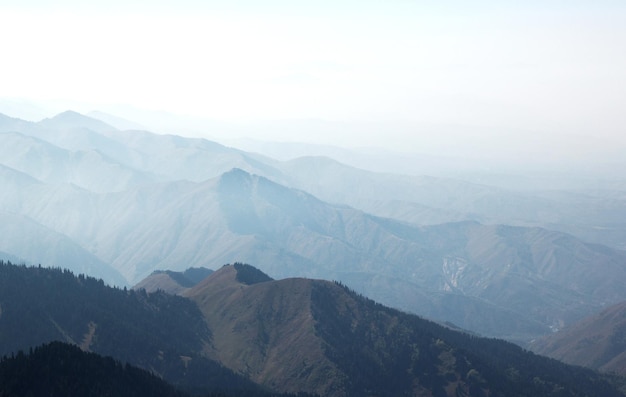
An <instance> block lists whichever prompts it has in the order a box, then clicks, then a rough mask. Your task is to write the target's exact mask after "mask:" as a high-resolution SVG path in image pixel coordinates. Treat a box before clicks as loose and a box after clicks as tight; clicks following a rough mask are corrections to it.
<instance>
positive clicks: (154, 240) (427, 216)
mask: <svg viewBox="0 0 626 397" xmlns="http://www.w3.org/2000/svg"><path fill="white" fill-rule="evenodd" d="M0 141H1V142H0V143H2V144H0V148H1V149H0V151H1V154H2V156H0V183H2V186H3V189H2V191H1V192H0V219H2V220H3V221H4V222H2V225H3V226H2V228H3V233H2V235H1V236H0V252H5V253H6V254H7V255H11V258H15V257H18V258H20V259H21V260H23V261H25V262H27V263H32V264H38V263H41V264H44V265H48V266H64V267H68V268H70V269H71V270H72V271H74V272H76V273H86V274H90V275H94V276H97V277H102V278H103V279H105V280H106V282H108V283H111V284H114V285H119V286H122V285H134V284H136V283H137V282H139V281H140V280H142V279H144V278H145V277H147V276H148V275H150V274H152V273H153V272H154V271H155V270H170V271H173V272H179V271H183V270H184V269H186V268H188V267H208V268H217V267H219V266H221V265H223V264H224V263H232V262H237V261H240V262H248V263H254V264H255V265H257V266H258V267H259V268H260V269H262V270H263V271H265V272H266V273H268V274H271V275H272V276H274V277H298V276H299V277H316V278H324V279H330V280H339V281H341V282H344V283H346V284H348V285H350V286H351V287H352V288H355V289H356V290H357V291H359V292H360V293H363V294H366V295H367V296H370V297H372V298H375V299H377V300H379V301H380V302H383V303H385V304H387V305H391V306H394V307H397V308H401V309H403V310H407V311H411V312H414V313H419V314H421V315H425V316H429V317H431V318H433V319H436V320H438V321H442V322H445V321H448V322H451V323H454V324H456V325H457V326H459V327H462V328H465V329H468V330H471V331H474V332H477V333H481V334H484V335H489V336H497V337H504V338H508V339H510V340H515V341H518V342H520V343H525V342H527V341H529V340H531V339H533V338H535V337H537V336H540V335H543V334H546V333H548V332H550V331H551V330H555V329H559V328H562V327H563V326H564V325H567V324H570V323H572V322H573V321H576V320H578V319H581V318H582V317H584V316H586V315H588V314H591V313H593V312H594V311H597V310H598V309H600V308H602V307H604V306H605V305H607V304H610V303H615V302H618V301H621V300H624V299H626V292H624V291H623V288H621V285H622V284H623V280H626V276H625V272H626V270H625V268H626V260H625V257H626V255H625V254H624V252H623V251H620V250H616V249H614V248H608V247H605V246H600V245H594V244H590V243H586V242H583V241H582V240H579V239H577V238H575V237H572V235H568V234H563V233H559V232H554V231H550V229H546V228H543V227H537V226H532V227H531V226H530V225H538V224H541V225H553V226H555V227H554V228H555V229H563V228H561V226H563V225H568V226H567V228H569V229H567V228H566V229H567V230H570V229H571V230H574V229H576V230H579V231H580V230H587V231H589V230H594V231H598V230H609V229H610V230H613V231H616V233H617V234H614V235H613V237H615V238H616V239H614V240H610V241H611V245H613V246H619V244H620V243H619V241H620V240H619V238H618V236H619V233H618V231H619V230H620V227H621V226H620V225H621V224H622V223H624V224H626V222H623V221H624V220H623V219H622V216H623V214H624V212H623V210H622V209H623V205H624V198H623V197H622V196H620V195H619V194H618V192H613V193H611V194H609V193H608V192H604V193H602V192H595V193H591V192H589V193H588V194H585V195H583V194H579V195H578V196H575V197H574V198H573V199H571V200H570V201H567V200H566V199H565V198H563V196H561V195H559V194H556V193H554V194H547V193H543V194H542V195H540V196H541V197H540V196H538V195H528V194H521V193H518V192H512V191H506V190H503V189H501V188H493V187H489V186H484V185H478V184H472V183H467V182H461V181H456V180H453V179H441V178H432V177H411V176H399V175H391V174H376V173H372V172H366V171H362V170H356V169H354V168H350V167H346V166H344V165H342V164H340V163H337V162H333V161H330V160H328V159H320V158H313V159H312V158H304V159H299V160H294V161H289V162H279V161H275V160H272V159H269V158H266V157H262V156H259V155H254V154H251V153H246V152H242V151H239V150H236V149H232V148H228V147H225V146H222V145H219V144H217V143H214V142H209V141H206V140H202V139H187V138H182V137H177V136H171V135H155V134H151V133H149V132H145V131H119V130H116V129H115V128H113V127H111V126H108V125H107V124H105V123H103V122H100V121H98V120H95V119H92V118H89V117H85V116H82V115H80V114H77V113H74V112H66V113H63V114H61V115H58V116H56V117H54V118H51V119H46V120H43V121H41V122H39V123H30V122H25V121H21V120H17V119H11V118H9V117H1V118H0ZM311 192H313V193H314V194H316V195H318V196H319V197H316V196H314V195H311V194H310V193H311ZM322 199H323V200H325V201H323V200H322ZM563 203H567V205H564V204H563ZM346 204H349V205H351V207H348V206H347V205H346ZM362 209H369V210H372V211H374V212H375V213H377V214H379V215H385V216H389V217H394V218H396V220H393V219H390V218H383V217H380V216H375V215H372V214H370V213H367V212H363V210H362ZM566 212H567V213H568V214H570V215H572V214H576V215H577V216H578V218H579V219H580V222H578V223H576V222H573V221H572V219H573V216H570V215H567V216H566V215H564V214H565V213H566ZM420 214H421V215H420ZM398 218H399V219H400V220H398ZM451 220H454V221H455V222H452V223H442V224H436V225H434V224H433V223H438V222H442V221H451ZM476 220H479V221H482V222H492V221H496V220H497V221H498V222H505V221H506V223H511V224H518V225H527V226H504V225H496V224H480V223H477V222H476ZM609 220H610V222H612V223H611V224H612V225H613V226H612V228H610V227H608V226H607V222H609ZM415 222H420V223H422V224H421V225H417V224H416V223H415ZM425 224H429V225H425ZM590 224H593V225H594V226H593V227H591V226H589V225H590ZM559 225H561V226H559ZM605 226H607V227H605ZM590 233H591V232H590ZM593 233H596V232H593ZM578 234H579V235H580V233H578ZM598 236H599V235H596V237H598ZM616 236H617V237H616ZM607 241H608V240H607ZM7 257H8V256H7ZM165 279H167V277H165V278H164V280H165ZM146 287H147V286H146ZM172 287H175V286H172ZM181 291H182V290H181Z"/></svg>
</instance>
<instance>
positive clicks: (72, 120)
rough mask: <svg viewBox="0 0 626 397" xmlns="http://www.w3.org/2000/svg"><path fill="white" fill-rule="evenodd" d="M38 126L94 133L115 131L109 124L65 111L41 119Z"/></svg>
mask: <svg viewBox="0 0 626 397" xmlns="http://www.w3.org/2000/svg"><path fill="white" fill-rule="evenodd" d="M39 124H40V125H42V126H44V127H48V128H87V129H90V130H92V131H95V132H105V131H115V128H114V127H112V126H110V125H109V124H107V123H105V122H103V121H100V120H97V119H94V118H92V117H89V116H85V115H83V114H81V113H78V112H75V111H73V110H66V111H65V112H62V113H59V114H57V115H56V116H54V117H51V118H46V119H43V120H41V121H40V122H39Z"/></svg>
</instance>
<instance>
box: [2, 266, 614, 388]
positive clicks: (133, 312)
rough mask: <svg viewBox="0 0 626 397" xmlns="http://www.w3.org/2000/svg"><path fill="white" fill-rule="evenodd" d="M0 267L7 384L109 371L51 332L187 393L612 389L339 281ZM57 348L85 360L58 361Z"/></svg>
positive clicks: (607, 382)
mask: <svg viewBox="0 0 626 397" xmlns="http://www.w3.org/2000/svg"><path fill="white" fill-rule="evenodd" d="M0 276H1V277H0V302H1V312H0V316H1V317H0V319H1V320H2V321H0V337H1V338H2V341H3V343H2V345H1V346H0V348H1V349H2V351H1V352H0V353H1V354H2V355H5V356H7V355H10V356H11V357H16V356H15V354H16V352H18V351H19V350H22V351H29V350H32V349H33V348H34V349H35V350H34V353H32V354H31V355H29V356H27V357H30V359H31V361H30V362H31V364H28V365H29V366H25V365H23V363H24V362H25V359H20V360H21V361H19V362H16V361H14V359H10V358H9V359H8V360H7V359H5V360H4V361H3V362H1V363H0V381H1V380H4V382H7V383H10V382H13V384H15V383H19V382H23V379H24V378H20V377H18V376H16V377H12V376H6V373H5V372H2V371H5V370H7V368H9V369H10V368H22V372H21V373H22V374H28V373H29V372H27V371H26V369H27V368H32V366H33V365H42V364H41V363H42V362H44V363H46V362H47V364H44V365H45V366H46V368H48V369H47V370H46V371H47V372H46V373H41V372H40V373H39V375H38V376H42V381H43V379H44V378H45V379H48V378H46V374H47V373H48V371H49V372H53V373H54V372H58V373H63V371H68V370H69V371H72V372H70V374H74V375H75V376H76V375H78V374H79V373H82V374H83V376H85V377H87V378H89V377H92V376H97V374H94V373H93V372H88V371H89V369H94V370H95V369H96V368H100V371H101V372H100V374H101V375H100V376H101V381H102V382H103V384H107V383H106V379H107V378H105V377H104V376H103V375H102V374H109V373H111V372H110V371H118V374H120V373H121V371H122V367H120V366H119V365H117V364H114V363H113V362H112V361H104V362H103V361H101V360H99V359H98V358H97V357H96V356H93V355H81V354H80V352H79V351H78V350H77V349H68V348H66V347H63V345H59V344H50V343H51V342H53V341H60V342H64V343H69V344H70V345H74V346H78V347H80V348H81V350H83V351H85V352H92V353H97V354H98V355H104V356H109V357H112V358H113V359H114V360H117V361H119V362H121V363H124V362H128V363H130V364H131V365H133V366H137V367H139V368H143V369H146V370H149V371H150V372H152V374H153V375H156V376H158V377H160V378H162V379H163V380H165V381H167V382H169V383H170V384H172V385H173V386H175V387H177V388H179V389H181V390H183V391H185V392H188V393H192V394H196V395H207V393H213V394H210V395H214V394H215V393H216V392H217V391H221V392H222V393H223V394H222V395H226V396H229V395H232V396H237V395H239V396H245V395H268V394H269V393H273V394H272V395H276V393H299V394H298V395H300V396H302V395H304V394H302V393H308V394H317V395H325V396H363V395H377V396H402V395H416V396H422V395H423V396H426V395H428V396H492V395H506V396H535V397H536V396H557V395H558V396H581V397H582V396H588V395H602V396H606V397H611V396H623V395H624V394H623V393H622V392H620V391H619V390H618V386H617V385H616V384H615V383H614V381H613V380H611V378H609V377H607V376H603V375H599V374H598V373H595V372H593V371H591V370H587V369H583V368H580V367H571V366H568V365H565V364H562V363H560V362H558V361H556V360H553V359H548V358H545V357H541V356H537V355H534V354H532V353H529V352H527V351H525V350H523V349H522V348H520V347H519V346H517V345H514V344H511V343H508V342H503V341H498V340H493V339H486V338H480V337H477V336H473V335H469V334H465V333H462V332H459V331H456V330H452V329H450V328H447V327H443V326H441V325H438V324H436V323H433V322H431V321H428V320H424V319H422V318H420V317H418V316H415V315H410V314H406V313H403V312H400V311H397V310H394V309H390V308H388V307H385V306H383V305H381V304H379V303H376V302H374V301H372V300H369V299H367V298H365V297H363V296H361V295H359V294H356V293H355V292H353V291H351V290H350V289H349V288H347V287H346V286H344V285H342V284H340V283H336V282H329V281H324V280H312V279H305V278H290V279H283V280H273V279H271V278H270V277H269V276H267V275H266V274H264V273H263V272H261V271H260V270H258V269H256V268H254V267H252V266H250V265H245V264H234V265H228V266H223V267H221V268H220V269H218V270H217V271H215V272H213V273H211V274H210V275H208V276H207V277H206V278H204V279H203V280H201V281H200V282H198V283H196V284H195V285H194V286H192V287H190V288H188V289H186V290H185V291H184V292H183V295H184V296H185V297H180V296H175V295H170V294H167V293H164V292H154V293H147V292H146V291H145V290H137V291H134V290H126V289H119V288H112V287H108V286H106V285H105V284H104V283H103V282H102V280H96V279H94V278H91V277H85V276H82V275H79V276H75V275H73V274H72V273H71V272H69V271H67V270H62V269H46V268H42V267H25V266H15V265H12V264H8V263H0ZM174 277H177V275H175V276H174ZM25 329H28V330H30V332H23V330H25ZM43 344H48V346H47V347H43V348H36V347H37V346H41V345H43ZM70 355H71V356H72V357H74V359H75V360H76V362H75V363H78V362H84V363H86V366H85V367H80V368H76V367H74V369H64V368H65V367H63V363H64V361H63V359H62V358H63V357H68V356H70ZM17 357H20V356H19V354H18V356H17ZM20 363H22V364H20ZM38 363H39V364H38ZM87 364H88V365H87ZM18 365H21V366H19V367H18ZM105 368H108V369H105ZM116 368H117V369H116ZM123 371H125V373H126V374H127V375H126V376H127V378H126V380H125V381H126V382H128V384H129V385H130V384H133V385H137V384H144V387H146V388H148V387H154V385H155V384H157V383H155V382H156V380H150V379H149V377H148V376H147V375H146V374H145V373H137V372H136V371H135V370H133V369H132V368H131V367H128V366H126V367H124V369H123ZM133 373H134V375H133ZM62 376H67V375H62ZM107 376H108V375H107ZM118 376H119V375H118ZM129 378H131V379H129ZM6 379H9V381H7V380H6ZM65 379H68V383H69V384H70V385H72V384H75V385H84V384H85V383H84V382H83V380H84V379H76V378H75V377H74V378H72V377H71V376H70V377H67V378H65ZM57 380H58V378H57ZM81 382H82V383H81ZM141 382H145V383H141ZM7 383H2V382H0V390H2V388H3V387H5V386H6V384H7ZM35 383H36V382H35ZM151 385H152V386H151ZM107 387H109V386H107ZM146 390H147V389H146ZM167 390H169V389H165V387H163V391H164V392H166V391H167ZM253 393H255V394H253ZM263 393H265V394H263ZM144 394H145V393H144ZM294 395H295V394H294Z"/></svg>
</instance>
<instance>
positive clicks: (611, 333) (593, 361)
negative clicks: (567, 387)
mask: <svg viewBox="0 0 626 397" xmlns="http://www.w3.org/2000/svg"><path fill="white" fill-rule="evenodd" d="M530 347H531V349H532V350H533V351H535V352H537V353H539V354H543V355H546V356H550V357H554V358H556V359H558V360H561V361H564V362H566V363H570V364H573V365H582V366H585V367H589V368H593V369H597V370H600V371H604V372H613V373H618V374H621V375H626V302H621V303H618V304H616V305H613V306H611V307H609V308H606V309H604V310H602V311H601V312H600V313H597V314H594V315H592V316H589V317H587V318H585V319H583V320H582V321H579V322H577V323H575V324H572V325H570V326H569V327H567V328H565V329H563V330H561V331H559V332H557V333H555V334H552V335H549V336H546V337H543V338H541V339H538V340H536V341H534V342H533V343H532V344H531V345H530Z"/></svg>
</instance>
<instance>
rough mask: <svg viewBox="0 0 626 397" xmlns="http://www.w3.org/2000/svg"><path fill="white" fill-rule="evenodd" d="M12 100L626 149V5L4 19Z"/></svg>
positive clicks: (99, 12)
mask: <svg viewBox="0 0 626 397" xmlns="http://www.w3.org/2000/svg"><path fill="white" fill-rule="evenodd" d="M0 43H1V51H2V60H1V62H0V97H2V98H22V99H34V100H51V99H63V100H72V101H84V102H87V103H90V104H92V105H93V106H94V107H98V106H102V107H106V105H112V104H129V105H133V106H136V107H139V108H145V109H153V110H165V111H170V112H174V113H179V114H187V115H193V116H198V117H204V118H211V119H217V120H281V119H289V120H293V119H319V120H329V121H341V122H369V121H375V122H386V121H393V122H399V121H401V122H420V123H434V124H438V123H443V124H449V125H456V124H458V125H470V126H474V127H476V126H478V127H483V126H484V127H489V128H496V129H503V130H505V129H516V130H517V129H522V130H529V131H536V132H541V133H543V132H555V133H560V134H568V133H575V134H583V135H601V136H606V137H610V138H612V139H623V137H624V136H626V132H625V131H624V128H625V126H626V72H625V71H626V2H625V1H621V0H620V1H608V0H597V1H586V0H585V1H576V0H569V1H566V0H563V1H560V0H555V1H534V0H531V1H473V2H468V1H419V0H415V1H409V0H386V1H385V0H380V1H367V0H362V1H342V0H336V1H295V0H292V1H275V0H271V1H246V2H243V1H219V2H218V1H192V0H178V1H165V0H161V1H137V0H124V1H122V0H115V1H112V0H108V1H78V0H75V1H72V0H56V1H44V0H39V1H35V0H4V1H2V2H1V3H0Z"/></svg>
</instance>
